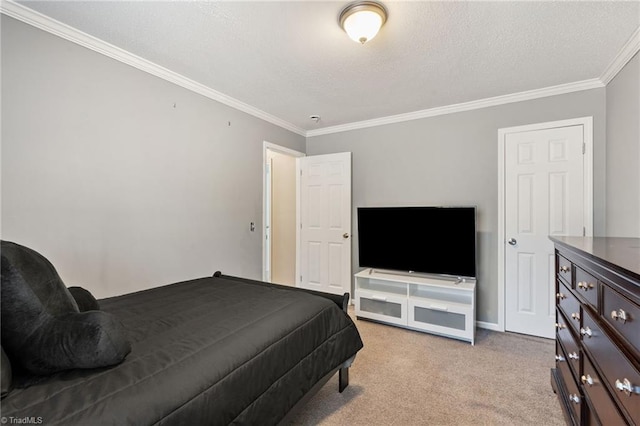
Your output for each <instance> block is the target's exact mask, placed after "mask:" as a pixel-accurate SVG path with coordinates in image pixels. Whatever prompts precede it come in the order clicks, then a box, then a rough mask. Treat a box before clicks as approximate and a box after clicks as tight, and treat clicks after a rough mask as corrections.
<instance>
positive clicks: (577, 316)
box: [571, 312, 580, 321]
mask: <svg viewBox="0 0 640 426" xmlns="http://www.w3.org/2000/svg"><path fill="white" fill-rule="evenodd" d="M571 318H573V319H574V320H576V321H580V314H579V313H578V312H573V313H572V314H571Z"/></svg>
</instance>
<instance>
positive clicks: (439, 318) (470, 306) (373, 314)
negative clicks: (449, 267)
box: [354, 269, 476, 345]
mask: <svg viewBox="0 0 640 426" xmlns="http://www.w3.org/2000/svg"><path fill="white" fill-rule="evenodd" d="M355 281H356V286H355V297H354V299H355V304H356V317H357V318H358V319H368V320H373V321H377V322H381V323H385V324H390V325H395V326H398V327H403V328H408V329H411V330H417V331H423V332H428V333H433V334H439V335H442V336H446V337H452V338H455V339H460V340H465V341H468V342H470V343H471V344H472V345H473V344H474V339H475V318H476V297H475V288H476V280H475V279H473V278H466V279H462V278H459V279H456V278H450V279H448V278H444V277H435V276H428V275H423V274H413V273H406V272H405V273H402V272H394V271H383V270H373V269H365V270H364V271H361V272H359V273H357V274H356V275H355Z"/></svg>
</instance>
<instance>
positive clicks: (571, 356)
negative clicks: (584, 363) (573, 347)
mask: <svg viewBox="0 0 640 426" xmlns="http://www.w3.org/2000/svg"><path fill="white" fill-rule="evenodd" d="M568 356H569V359H575V360H577V359H578V358H580V357H579V356H578V354H577V353H575V352H572V353H570V354H569V355H568Z"/></svg>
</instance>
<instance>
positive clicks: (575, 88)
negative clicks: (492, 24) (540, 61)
mask: <svg viewBox="0 0 640 426" xmlns="http://www.w3.org/2000/svg"><path fill="white" fill-rule="evenodd" d="M601 87H604V84H603V83H602V81H600V79H598V78H593V79H590V80H583V81H576V82H573V83H567V84H560V85H557V86H550V87H544V88H542V89H535V90H528V91H525V92H519V93H512V94H509V95H502V96H495V97H492V98H486V99H479V100H477V101H470V102H464V103H459V104H453V105H447V106H444V107H437V108H431V109H424V110H421V111H414V112H409V113H406V114H398V115H391V116H388V117H382V118H376V119H373V120H365V121H358V122H354V123H348V124H342V125H339V126H331V127H325V128H322V129H317V130H310V131H308V132H307V137H313V136H320V135H327V134H331V133H339V132H346V131H349V130H357V129H364V128H367V127H374V126H382V125H385V124H394V123H401V122H403V121H410V120H418V119H421V118H427V117H435V116H438V115H445V114H454V113H457V112H464V111H471V110H475V109H481V108H487V107H492V106H498V105H504V104H510V103H514V102H522V101H528V100H532V99H539V98H545V97H548V96H555V95H564V94H566V93H572V92H579V91H582V90H589V89H598V88H601Z"/></svg>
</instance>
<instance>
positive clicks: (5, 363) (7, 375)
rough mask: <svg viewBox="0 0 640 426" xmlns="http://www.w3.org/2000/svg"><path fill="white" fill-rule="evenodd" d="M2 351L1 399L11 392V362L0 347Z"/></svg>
mask: <svg viewBox="0 0 640 426" xmlns="http://www.w3.org/2000/svg"><path fill="white" fill-rule="evenodd" d="M0 350H2V360H1V361H0V362H1V364H0V369H1V370H2V376H1V377H0V385H2V398H4V397H5V396H7V395H9V392H10V391H11V382H12V379H13V377H12V374H11V362H10V361H9V358H8V357H7V354H5V353H4V348H2V347H0Z"/></svg>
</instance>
